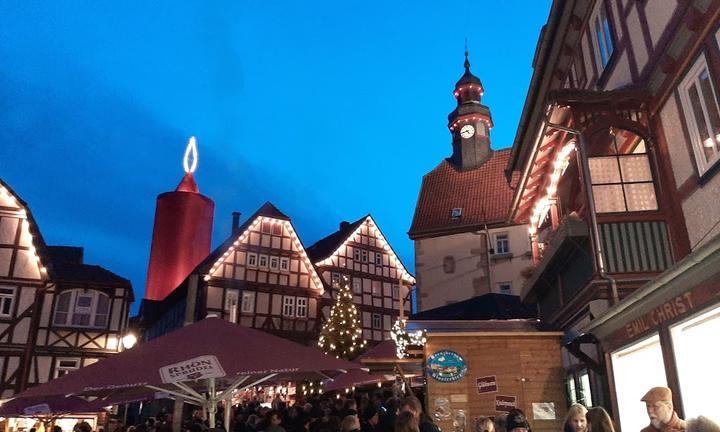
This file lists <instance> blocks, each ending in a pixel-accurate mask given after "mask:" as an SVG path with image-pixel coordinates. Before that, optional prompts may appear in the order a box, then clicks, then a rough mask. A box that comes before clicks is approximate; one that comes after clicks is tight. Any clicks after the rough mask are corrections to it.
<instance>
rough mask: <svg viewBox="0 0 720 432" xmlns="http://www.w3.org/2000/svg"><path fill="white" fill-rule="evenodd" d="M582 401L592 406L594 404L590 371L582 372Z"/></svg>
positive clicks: (587, 405)
mask: <svg viewBox="0 0 720 432" xmlns="http://www.w3.org/2000/svg"><path fill="white" fill-rule="evenodd" d="M580 403H582V404H583V405H585V406H586V407H588V408H590V407H591V406H593V401H592V391H591V390H590V375H588V371H586V370H585V371H582V373H581V374H580Z"/></svg>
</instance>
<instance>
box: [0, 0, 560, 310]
mask: <svg viewBox="0 0 720 432" xmlns="http://www.w3.org/2000/svg"><path fill="white" fill-rule="evenodd" d="M549 7H550V0H542V1H540V0H533V1H525V0H506V1H501V0H498V1H470V0H468V1H464V2H459V1H442V2H441V1H436V0H432V1H431V0H428V1H347V2H337V1H316V2H313V1H302V2H301V1H292V2H291V1H273V0H264V1H261V0H238V1H151V2H148V1H122V2H118V1H70V0H66V1H52V2H47V1H35V0H32V1H30V0H23V1H16V2H3V3H2V7H1V8H0V28H2V30H0V143H2V144H0V177H1V178H2V179H3V180H5V181H6V182H8V183H9V184H10V186H11V187H12V188H14V189H15V191H16V192H17V193H18V194H20V196H21V198H23V199H24V200H25V201H26V202H28V204H29V206H30V209H31V210H32V212H33V214H34V215H35V217H36V219H37V221H38V223H39V225H40V229H41V231H42V233H43V235H44V237H45V239H46V241H47V242H48V243H49V244H67V245H79V246H84V247H85V257H86V262H87V263H91V264H99V265H102V266H103V267H106V268H108V269H110V270H112V271H113V272H115V273H117V274H119V275H121V276H124V277H127V278H129V279H131V280H132V283H133V286H134V289H135V292H136V294H137V298H138V301H137V302H136V304H135V309H137V306H138V305H139V299H140V298H142V294H143V291H144V285H145V274H146V270H147V259H148V256H149V250H150V238H151V232H152V224H153V215H154V211H155V197H156V195H157V194H159V193H161V192H164V191H168V190H173V189H174V188H175V187H176V186H177V183H178V182H179V181H180V178H181V177H182V165H181V158H182V154H183V151H184V148H185V145H186V142H187V138H188V136H190V135H196V136H197V138H198V144H199V150H200V166H199V168H198V172H197V174H196V178H197V180H198V184H199V186H200V190H201V192H202V193H204V194H205V195H208V196H210V197H211V198H212V199H213V200H214V201H215V203H216V210H215V226H214V239H213V245H217V244H219V243H220V242H221V241H222V240H224V239H225V238H226V236H227V235H228V234H229V230H230V221H231V216H230V213H231V212H232V211H233V210H237V211H241V212H242V213H243V216H244V217H247V216H249V215H250V214H251V213H252V212H254V211H255V210H256V209H257V208H258V207H259V206H260V205H262V203H263V202H265V201H268V200H269V201H272V202H273V203H274V204H275V205H276V206H278V207H279V208H280V210H282V211H284V212H285V213H287V214H288V215H289V216H290V217H291V218H292V219H293V222H294V224H295V227H296V229H297V230H298V232H299V233H300V235H301V238H302V240H303V242H304V243H305V245H306V246H308V245H310V244H311V243H313V242H315V241H316V240H317V239H319V238H321V237H323V236H325V235H327V234H329V233H331V232H333V231H335V230H336V228H337V225H338V222H339V221H341V220H350V221H352V220H355V219H357V218H359V217H361V216H363V215H365V214H367V213H372V214H373V216H374V217H375V219H376V220H377V222H378V224H379V225H380V228H381V229H382V230H383V232H384V233H385V235H386V236H387V237H388V238H389V240H390V242H391V243H392V245H393V247H394V248H395V250H396V251H397V252H398V253H399V254H400V255H401V258H402V260H403V261H404V262H405V264H406V265H407V266H408V267H409V268H410V269H411V270H414V254H413V244H412V242H411V241H410V240H409V239H408V237H407V234H406V233H407V230H408V228H409V227H410V222H411V221H412V216H413V210H414V208H415V202H416V199H417V194H418V189H419V186H420V182H421V180H422V176H423V174H425V173H426V172H428V171H430V170H431V169H433V168H434V167H435V166H436V165H437V164H438V163H439V162H440V161H441V160H442V159H443V158H444V157H446V156H448V155H449V154H450V152H451V145H450V135H449V132H448V130H447V127H446V126H447V114H448V113H449V112H450V111H452V109H453V108H454V106H455V101H454V99H453V97H452V90H453V85H454V83H455V81H456V80H457V79H458V78H459V77H460V76H461V74H462V72H463V69H462V63H463V43H464V38H465V37H468V39H469V46H470V60H471V62H472V70H473V72H474V73H475V74H476V75H478V76H479V77H480V79H481V80H482V81H483V84H484V86H485V97H484V98H483V102H484V103H485V104H487V105H488V106H489V107H490V109H491V111H492V115H493V119H494V122H495V128H494V129H493V130H492V134H491V139H492V143H493V147H494V148H504V147H508V146H510V145H511V144H512V140H513V138H514V136H515V130H516V128H517V125H518V120H519V116H520V112H521V109H522V105H523V102H524V100H525V95H526V93H527V88H528V84H529V80H530V75H531V72H532V68H531V63H532V58H533V54H534V50H535V45H536V42H537V39H538V35H539V32H540V28H541V27H542V25H543V24H544V23H545V21H546V19H547V15H548V12H549Z"/></svg>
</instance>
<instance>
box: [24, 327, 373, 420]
mask: <svg viewBox="0 0 720 432" xmlns="http://www.w3.org/2000/svg"><path fill="white" fill-rule="evenodd" d="M360 367H361V366H360V365H358V364H356V363H352V362H349V361H345V360H340V359H337V358H335V357H331V356H329V355H326V354H324V353H322V352H320V351H319V350H317V349H315V348H311V347H307V346H304V345H300V344H297V343H294V342H291V341H289V340H286V339H282V338H279V337H277V336H273V335H270V334H268V333H265V332H262V331H259V330H254V329H250V328H246V327H242V326H240V325H237V324H233V323H230V322H228V321H225V320H222V319H219V318H207V319H204V320H202V321H198V322H196V323H194V324H192V325H189V326H187V327H183V328H181V329H179V330H176V331H174V332H171V333H168V334H166V335H164V336H161V337H159V338H156V339H153V340H151V341H149V342H145V343H142V344H139V345H138V346H136V347H135V348H133V349H131V350H127V351H123V352H121V353H118V354H115V355H113V356H111V357H108V358H105V359H103V360H100V361H98V362H97V363H95V364H92V365H90V366H86V367H83V368H81V369H79V370H77V371H74V372H71V373H69V374H67V375H64V376H62V377H60V378H58V379H55V380H52V381H50V382H47V383H45V384H42V385H39V386H37V387H33V388H30V389H28V390H26V391H24V392H22V393H20V394H19V395H17V396H16V398H15V402H14V403H15V404H18V406H25V407H26V406H30V405H29V404H32V403H34V402H35V401H36V400H37V398H42V397H45V398H56V397H58V396H63V397H82V398H85V399H88V398H93V401H95V400H101V401H102V400H106V401H111V400H114V401H122V400H129V399H133V398H137V397H141V396H144V395H147V394H148V393H149V392H155V391H157V392H165V393H168V394H170V395H174V396H177V397H181V398H183V399H184V400H186V401H188V402H189V403H194V404H197V405H201V406H205V407H207V408H208V410H209V412H210V419H211V420H212V421H214V418H213V417H214V411H215V407H216V405H217V402H218V401H220V400H224V399H229V398H230V397H231V396H232V392H233V390H235V389H238V390H241V389H244V388H247V387H250V386H254V385H257V384H259V383H261V382H264V381H267V380H270V379H274V380H306V379H307V380H319V379H327V378H332V377H335V376H337V375H339V374H341V373H344V372H346V371H347V370H354V369H359V368H360ZM95 398H97V399H95ZM53 400H55V399H53ZM106 405H109V403H106ZM51 408H52V406H51Z"/></svg>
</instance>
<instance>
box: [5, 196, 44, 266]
mask: <svg viewBox="0 0 720 432" xmlns="http://www.w3.org/2000/svg"><path fill="white" fill-rule="evenodd" d="M38 247H40V248H41V247H43V243H42V239H41V238H40V235H39V231H38V229H37V226H35V223H34V221H33V220H32V217H31V216H30V214H29V211H28V209H27V208H26V206H25V204H24V203H23V202H22V201H21V200H19V199H18V198H17V196H16V195H15V194H14V193H13V192H12V191H11V190H10V189H9V188H8V187H6V186H5V185H4V184H3V183H2V182H0V277H4V278H12V279H29V280H43V279H45V278H46V277H47V268H46V267H45V265H43V263H42V261H41V259H40V255H39V254H38V250H37V248H38Z"/></svg>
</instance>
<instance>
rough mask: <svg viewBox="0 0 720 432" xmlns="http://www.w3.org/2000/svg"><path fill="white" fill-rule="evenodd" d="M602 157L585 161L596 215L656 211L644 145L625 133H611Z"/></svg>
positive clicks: (638, 138)
mask: <svg viewBox="0 0 720 432" xmlns="http://www.w3.org/2000/svg"><path fill="white" fill-rule="evenodd" d="M609 138H610V139H609V141H608V142H606V143H604V145H601V146H600V147H601V148H603V150H602V151H603V152H604V154H606V155H607V154H609V156H595V157H590V158H588V164H589V165H590V179H591V181H592V190H593V195H594V197H595V208H596V210H597V212H598V213H613V212H632V211H650V210H657V208H658V206H657V199H656V197H655V185H654V183H653V176H652V171H651V169H650V161H649V159H648V155H647V153H646V150H645V142H644V141H643V140H642V139H640V137H638V136H637V135H635V134H633V133H631V132H627V131H622V130H619V131H613V133H611V134H610V135H609Z"/></svg>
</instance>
